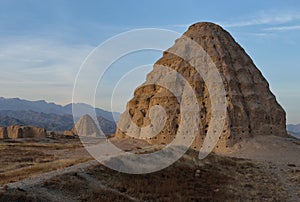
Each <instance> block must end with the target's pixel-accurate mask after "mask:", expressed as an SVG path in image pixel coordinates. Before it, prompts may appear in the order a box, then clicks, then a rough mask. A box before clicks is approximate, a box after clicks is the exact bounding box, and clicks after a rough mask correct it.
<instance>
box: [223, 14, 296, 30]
mask: <svg viewBox="0 0 300 202" xmlns="http://www.w3.org/2000/svg"><path fill="white" fill-rule="evenodd" d="M298 20H300V12H294V11H293V12H292V11H286V12H278V11H271V12H270V11H269V12H266V11H264V12H259V13H257V14H255V15H253V16H252V17H249V18H246V19H244V20H240V21H232V22H228V21H227V22H223V23H222V22H221V23H220V24H222V25H223V26H225V27H246V26H256V25H272V24H285V23H290V22H294V21H298Z"/></svg>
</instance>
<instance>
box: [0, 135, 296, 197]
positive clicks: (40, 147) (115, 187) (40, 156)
mask: <svg viewBox="0 0 300 202" xmlns="http://www.w3.org/2000/svg"><path fill="white" fill-rule="evenodd" d="M266 138H267V139H268V140H269V141H267V142H266ZM117 144H119V146H120V145H123V146H124V148H125V149H127V150H130V149H133V150H135V152H138V150H139V149H140V148H137V147H135V146H134V147H131V148H130V146H129V145H130V144H128V142H127V143H124V142H121V143H120V142H118V143H117ZM144 146H145V145H144ZM0 148H1V165H3V166H1V190H0V201H299V200H300V160H299V158H298V154H299V152H300V141H299V140H297V139H294V138H291V137H290V138H282V137H276V136H258V137H255V138H252V139H249V140H245V141H243V142H241V143H239V144H237V145H235V147H233V148H232V149H231V150H230V151H227V153H223V154H215V153H212V154H210V155H209V156H208V157H207V158H205V159H203V160H199V159H198V158H197V155H198V153H197V152H196V151H194V150H189V151H188V152H187V154H185V155H184V156H183V157H182V158H181V159H180V160H179V161H177V162H176V163H175V164H173V165H171V166H169V167H168V168H166V169H163V170H161V171H158V172H155V173H151V174H144V175H129V174H123V173H120V172H117V171H113V170H111V169H109V168H107V167H105V166H103V165H101V164H100V163H98V162H97V161H96V160H93V159H92V157H91V156H90V155H89V154H88V153H87V152H86V151H85V150H84V148H82V145H81V144H80V142H79V141H78V140H77V139H61V140H47V139H45V140H39V141H37V140H32V139H31V140H26V141H25V142H24V140H23V141H22V142H20V141H8V142H1V147H0ZM124 148H123V149H124ZM143 152H144V150H143Z"/></svg>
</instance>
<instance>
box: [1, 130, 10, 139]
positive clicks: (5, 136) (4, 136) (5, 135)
mask: <svg viewBox="0 0 300 202" xmlns="http://www.w3.org/2000/svg"><path fill="white" fill-rule="evenodd" d="M7 138H8V135H7V129H6V127H0V139H7Z"/></svg>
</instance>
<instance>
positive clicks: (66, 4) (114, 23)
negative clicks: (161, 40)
mask: <svg viewBox="0 0 300 202" xmlns="http://www.w3.org/2000/svg"><path fill="white" fill-rule="evenodd" d="M201 21H210V22H214V23H217V24H220V25H221V26H223V27H224V28H225V29H226V30H228V31H229V32H230V33H231V34H232V36H233V37H234V38H235V40H236V41H237V42H238V43H239V44H240V45H241V46H242V47H243V48H244V49H245V50H246V52H247V53H248V54H249V55H250V56H251V58H252V59H253V61H254V63H255V64H256V66H257V67H258V68H259V69H260V71H261V72H262V73H263V75H264V77H265V78H266V79H267V80H268V82H269V84H270V88H271V91H272V92H273V93H274V94H275V95H276V98H277V100H278V102H279V103H280V104H281V105H282V106H283V108H284V109H285V110H286V112H287V122H288V123H300V107H299V103H300V79H299V74H300V67H299V65H300V57H299V56H300V49H299V44H300V2H299V1H296V0H295V1H289V0H286V1H282V0H281V1H276V0H274V1H267V0H266V1H196V0H195V1H191V0H186V1H176V0H173V1H167V0H166V1H157V0H152V1H142V0H140V1H137V0H136V1H135V0H128V1H115V0H110V1H71V0H70V1H64V0H51V1H46V0H45V1H26V0H24V1H14V0H0V68H1V74H0V83H1V84H0V86H1V87H0V96H3V97H20V98H24V99H29V100H46V101H49V102H55V103H58V104H67V103H70V102H72V92H73V86H74V81H75V78H76V75H77V73H78V71H79V69H80V66H81V64H82V63H83V61H84V60H85V58H86V57H87V56H88V55H89V53H90V52H91V51H92V50H94V49H95V48H96V47H97V46H98V45H99V44H101V43H103V42H105V41H106V40H108V39H110V38H111V37H114V36H115V35H117V34H120V33H123V32H126V31H130V30H132V29H142V28H159V29H169V30H173V31H176V32H178V33H180V34H182V33H183V32H184V31H185V30H186V29H187V28H188V26H189V25H191V24H193V23H195V22H201ZM160 56H161V52H157V51H156V52H155V51H148V52H144V53H138V54H134V55H131V56H128V57H127V60H124V61H122V60H120V61H117V62H116V63H115V64H114V65H115V68H112V70H111V72H110V73H109V72H108V74H107V79H106V80H105V81H103V83H106V86H109V85H110V84H111V83H110V80H113V79H110V76H111V75H113V74H114V73H119V74H120V72H122V71H120V69H121V68H125V69H126V67H129V66H137V65H148V64H153V63H154V62H155V61H156V60H157V59H158V58H159V57H160ZM150 70H151V65H150V66H149V65H148V66H147V67H146V68H144V69H142V70H141V71H139V73H138V74H139V75H144V76H140V77H135V78H136V79H134V80H132V79H131V80H130V79H129V80H128V79H127V81H126V79H124V78H126V77H122V78H123V83H122V85H119V86H121V87H123V88H126V89H127V90H128V91H129V92H131V95H132V92H133V90H134V85H132V83H134V84H136V85H138V84H139V83H141V82H143V80H145V74H146V73H147V72H149V71H150ZM123 73H124V71H123ZM109 75H110V76H109ZM131 78H132V77H131ZM118 79H120V77H118ZM99 85H100V84H99ZM104 86H105V85H104ZM97 92H98V93H97V97H98V99H97V103H96V105H97V106H98V107H101V108H105V109H109V108H110V103H109V102H108V98H107V95H106V94H105V93H103V92H102V91H101V90H98V91H97ZM121 103H123V107H124V104H125V103H126V100H122V99H119V100H118V99H117V101H116V105H117V107H116V110H117V111H122V109H123V108H122V106H121ZM90 104H91V103H90ZM119 105H120V106H119Z"/></svg>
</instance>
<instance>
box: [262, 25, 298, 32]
mask: <svg viewBox="0 0 300 202" xmlns="http://www.w3.org/2000/svg"><path fill="white" fill-rule="evenodd" d="M265 30H266V31H289V30H300V25H291V26H277V27H269V28H266V29H265Z"/></svg>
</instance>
